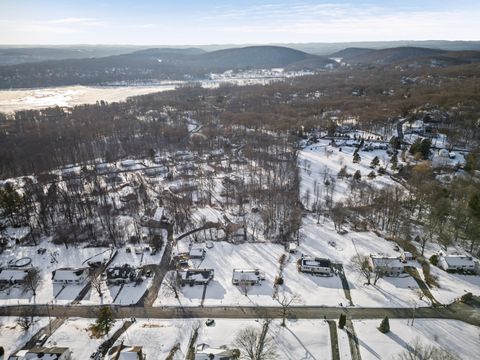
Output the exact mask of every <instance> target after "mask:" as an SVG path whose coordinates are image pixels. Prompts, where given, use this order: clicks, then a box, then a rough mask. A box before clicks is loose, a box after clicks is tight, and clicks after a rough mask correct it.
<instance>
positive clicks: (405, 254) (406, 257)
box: [400, 251, 415, 262]
mask: <svg viewBox="0 0 480 360" xmlns="http://www.w3.org/2000/svg"><path fill="white" fill-rule="evenodd" d="M400 260H402V261H403V262H407V261H412V260H415V257H414V256H413V254H412V253H411V252H408V251H404V252H403V253H402V255H400Z"/></svg>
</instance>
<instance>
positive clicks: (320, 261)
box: [299, 255, 332, 275]
mask: <svg viewBox="0 0 480 360" xmlns="http://www.w3.org/2000/svg"><path fill="white" fill-rule="evenodd" d="M299 265H300V266H299V268H300V271H301V272H307V273H312V274H320V275H332V262H331V261H330V260H329V259H324V258H316V257H313V256H303V255H302V257H301V259H300V264H299Z"/></svg>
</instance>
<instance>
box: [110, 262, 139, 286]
mask: <svg viewBox="0 0 480 360" xmlns="http://www.w3.org/2000/svg"><path fill="white" fill-rule="evenodd" d="M106 274H107V284H114V285H117V284H126V283H129V282H133V281H136V280H137V279H138V275H139V272H138V271H137V270H136V269H135V268H134V267H133V266H131V265H129V264H124V265H122V266H114V267H111V268H108V269H107V271H106Z"/></svg>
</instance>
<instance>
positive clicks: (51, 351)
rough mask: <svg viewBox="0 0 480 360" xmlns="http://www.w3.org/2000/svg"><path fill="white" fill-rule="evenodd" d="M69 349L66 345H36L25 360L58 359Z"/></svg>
mask: <svg viewBox="0 0 480 360" xmlns="http://www.w3.org/2000/svg"><path fill="white" fill-rule="evenodd" d="M67 351H69V350H68V348H66V347H50V348H47V347H34V348H32V349H30V350H29V351H28V352H27V353H26V355H25V360H33V359H42V360H57V359H59V358H60V356H62V355H63V354H64V353H65V352H67Z"/></svg>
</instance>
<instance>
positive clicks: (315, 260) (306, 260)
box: [302, 256, 332, 267]
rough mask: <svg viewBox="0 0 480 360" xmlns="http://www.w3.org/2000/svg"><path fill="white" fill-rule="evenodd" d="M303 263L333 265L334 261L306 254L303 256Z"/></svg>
mask: <svg viewBox="0 0 480 360" xmlns="http://www.w3.org/2000/svg"><path fill="white" fill-rule="evenodd" d="M302 265H304V266H317V267H331V266H332V262H331V261H330V260H329V259H324V258H316V257H313V256H305V257H303V258H302Z"/></svg>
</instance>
